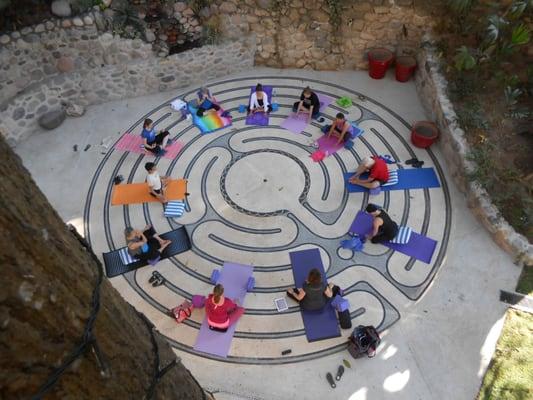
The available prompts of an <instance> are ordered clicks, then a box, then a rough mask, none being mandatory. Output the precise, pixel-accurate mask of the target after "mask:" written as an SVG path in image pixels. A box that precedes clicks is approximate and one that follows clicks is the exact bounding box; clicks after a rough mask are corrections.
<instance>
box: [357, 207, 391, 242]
mask: <svg viewBox="0 0 533 400" xmlns="http://www.w3.org/2000/svg"><path fill="white" fill-rule="evenodd" d="M365 211H366V212H367V213H369V214H370V215H372V217H373V219H374V220H373V223H372V232H370V233H369V234H368V235H367V236H366V238H367V239H370V241H371V242H372V243H383V242H388V241H390V240H392V239H394V238H395V237H396V235H397V234H398V224H397V223H396V222H394V221H393V220H392V219H391V217H389V214H387V213H386V212H385V210H383V209H382V208H379V207H378V206H376V205H374V204H369V205H367V206H366V209H365Z"/></svg>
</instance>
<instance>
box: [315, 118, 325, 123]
mask: <svg viewBox="0 0 533 400" xmlns="http://www.w3.org/2000/svg"><path fill="white" fill-rule="evenodd" d="M317 121H318V122H320V123H322V122H324V121H325V119H324V117H320V118H318V119H317Z"/></svg>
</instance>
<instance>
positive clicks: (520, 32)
mask: <svg viewBox="0 0 533 400" xmlns="http://www.w3.org/2000/svg"><path fill="white" fill-rule="evenodd" d="M527 43H529V29H528V28H527V27H526V26H525V25H524V24H520V25H518V26H516V27H515V28H514V29H513V32H512V33H511V45H512V46H522V45H524V44H527Z"/></svg>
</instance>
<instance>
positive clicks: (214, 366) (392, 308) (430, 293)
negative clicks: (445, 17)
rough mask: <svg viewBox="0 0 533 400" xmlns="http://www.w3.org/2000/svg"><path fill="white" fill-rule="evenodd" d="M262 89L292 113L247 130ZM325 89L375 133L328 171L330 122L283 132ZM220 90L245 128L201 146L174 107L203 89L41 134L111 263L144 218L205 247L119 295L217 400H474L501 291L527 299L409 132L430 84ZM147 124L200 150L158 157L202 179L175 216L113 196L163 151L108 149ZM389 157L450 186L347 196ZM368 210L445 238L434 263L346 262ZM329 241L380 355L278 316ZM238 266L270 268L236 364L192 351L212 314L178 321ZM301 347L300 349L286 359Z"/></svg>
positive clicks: (334, 75) (34, 149)
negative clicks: (318, 157)
mask: <svg viewBox="0 0 533 400" xmlns="http://www.w3.org/2000/svg"><path fill="white" fill-rule="evenodd" d="M258 81H259V82H262V83H263V84H271V85H273V86H274V88H275V89H274V101H275V102H277V103H279V104H280V109H279V111H277V112H275V113H273V114H272V115H271V117H270V126H268V127H260V128H257V127H249V126H246V125H245V124H244V118H243V115H242V114H238V112H237V111H236V109H237V108H238V106H239V104H244V103H245V102H246V99H247V97H248V93H249V87H250V86H252V85H255V84H256V83H257V82H258ZM308 84H309V85H310V86H312V87H313V88H314V89H315V90H317V91H319V92H322V93H325V94H328V95H330V96H333V97H335V98H338V97H340V96H349V97H351V98H353V99H354V100H355V105H354V106H353V107H350V108H348V109H346V110H343V111H345V112H347V114H348V118H349V119H350V120H357V121H358V123H359V124H360V126H362V127H363V128H364V129H365V134H364V135H363V137H362V139H360V140H358V141H357V142H356V145H355V147H354V149H353V150H352V151H348V150H344V149H343V150H341V151H339V152H338V153H336V154H335V155H333V156H330V157H328V158H327V159H326V160H324V162H323V163H319V164H317V163H314V162H312V160H311V158H310V157H309V155H310V154H311V152H312V151H314V149H313V148H312V146H311V145H310V144H311V143H312V142H313V141H314V140H316V139H317V138H318V137H320V131H319V124H313V125H312V126H310V127H308V128H307V129H306V130H305V131H304V133H303V134H299V135H298V134H294V133H291V132H288V131H285V130H283V129H282V128H280V127H279V124H280V123H281V122H282V121H283V119H284V118H285V117H286V116H287V115H288V114H289V112H290V105H291V104H292V103H293V102H294V101H296V99H297V97H298V96H299V94H300V91H301V88H302V87H304V86H306V85H308ZM210 87H211V88H212V90H213V92H214V93H215V95H216V97H217V98H218V99H219V100H220V101H221V102H222V105H223V107H224V108H225V109H229V110H231V111H232V114H233V116H234V123H233V125H232V126H231V127H229V128H226V129H223V130H220V131H217V132H214V133H211V134H208V135H200V132H199V130H198V128H196V127H194V126H192V125H191V123H190V121H189V120H184V121H180V116H179V114H177V113H175V112H173V111H172V110H171V109H170V108H169V107H168V103H169V101H170V100H171V99H172V98H175V97H177V96H184V95H185V97H186V98H187V99H191V98H192V96H193V95H191V93H194V91H195V88H189V89H188V90H183V91H179V92H175V93H161V94H157V95H154V96H145V97H142V98H136V99H130V100H127V101H121V102H111V103H107V104H104V105H100V106H93V107H90V108H89V109H88V111H87V113H86V114H85V116H83V117H81V118H78V119H68V120H67V121H66V122H65V123H64V124H63V125H62V126H61V127H59V128H58V129H56V130H55V131H46V132H45V131H38V132H35V134H34V135H33V136H32V137H31V138H29V139H28V140H27V141H25V142H24V143H21V144H20V145H19V146H18V147H17V148H16V151H17V152H18V154H19V155H20V156H21V157H22V159H23V161H24V163H25V165H26V167H27V168H28V169H29V170H30V172H31V173H32V175H33V178H34V179H35V181H36V182H37V184H38V185H39V186H40V187H41V189H42V190H43V192H44V193H45V195H46V196H47V197H48V198H49V200H50V202H51V203H52V205H53V206H54V207H55V208H56V210H57V211H58V213H59V214H60V215H61V217H62V218H63V219H64V220H65V221H66V222H70V223H73V224H74V225H75V226H77V227H78V229H79V230H80V232H82V233H83V234H84V235H86V237H87V238H88V239H89V240H90V242H91V244H92V246H93V248H94V250H95V252H96V253H97V254H101V253H102V252H106V251H109V250H110V249H114V248H119V247H121V246H123V245H124V239H123V237H122V231H123V229H124V227H125V226H126V225H129V224H131V225H134V226H136V227H142V226H144V224H145V223H146V222H150V223H152V224H153V225H154V226H155V227H156V229H157V230H158V231H160V232H163V231H167V230H170V229H172V228H173V227H176V226H179V225H181V224H183V225H186V226H187V228H188V229H189V230H190V232H191V236H192V241H193V250H192V251H189V252H186V253H183V254H180V255H178V256H176V257H174V258H173V259H172V260H165V261H163V262H160V263H159V264H158V265H157V266H156V267H155V269H157V270H158V271H159V272H160V273H161V274H162V275H164V276H165V278H166V279H167V281H168V283H167V284H166V285H164V286H161V287H159V288H153V287H151V286H150V285H148V283H147V280H148V278H149V276H150V274H151V271H152V269H151V268H149V267H147V268H142V269H139V270H137V271H135V272H132V273H128V274H126V275H124V276H120V277H116V278H112V279H111V283H112V284H113V285H114V286H115V287H116V288H117V290H118V291H119V292H120V293H121V295H122V296H123V297H124V298H125V299H126V300H127V301H129V302H130V303H131V304H133V305H134V306H135V307H136V308H137V309H138V310H139V311H141V312H143V313H145V314H146V315H147V316H148V317H149V318H150V319H151V320H152V321H153V322H154V324H155V325H156V326H157V328H158V329H159V330H160V331H161V332H162V333H163V334H164V335H165V336H166V337H167V338H168V339H169V340H170V343H171V344H172V346H173V347H174V349H175V351H176V353H177V354H178V355H179V356H180V357H181V358H182V359H183V361H184V363H185V365H186V366H187V367H188V368H190V369H191V371H192V372H193V374H194V375H195V376H196V377H197V378H198V380H199V381H200V382H201V383H202V384H203V385H205V387H207V388H209V389H210V390H212V391H214V392H216V393H218V394H217V398H221V399H238V398H246V399H251V398H253V399H269V400H270V399H272V400H275V399H289V398H295V399H319V398H324V397H328V398H335V399H350V400H359V399H395V400H396V399H409V400H412V399H424V400H425V399H457V400H462V399H465V400H466V399H473V398H474V397H475V395H476V392H477V390H478V387H479V385H480V382H481V379H482V376H483V374H484V371H485V369H486V367H487V365H488V362H489V361H490V358H491V356H492V353H493V351H494V347H495V343H496V340H497V337H498V335H499V332H500V330H501V326H502V324H503V316H504V312H505V310H506V308H507V307H506V305H504V304H502V303H500V302H499V291H500V289H503V290H514V285H515V282H516V279H517V277H518V275H519V272H520V271H519V269H518V268H517V267H515V266H514V265H513V264H512V260H511V259H510V258H509V257H508V256H507V255H506V254H505V253H504V252H502V251H501V250H500V249H499V248H497V247H496V245H495V244H494V243H493V242H492V241H491V239H490V237H489V236H488V234H487V233H486V232H485V230H484V229H483V228H482V227H481V226H480V225H479V224H478V223H477V221H476V220H475V219H474V217H473V216H472V215H471V213H470V212H469V210H468V209H467V207H466V204H465V200H464V198H463V196H462V195H461V194H460V193H458V192H457V190H456V188H455V187H454V185H453V183H452V181H451V179H449V177H448V175H447V168H446V165H445V163H444V162H443V161H442V158H441V157H440V154H439V151H438V149H436V148H433V149H431V150H430V151H426V150H422V149H417V148H414V147H412V146H411V145H410V142H409V125H410V124H411V123H412V122H414V121H417V120H421V119H425V116H424V114H423V111H422V108H421V105H420V102H419V101H418V99H417V95H416V91H415V87H414V85H413V84H411V83H399V82H396V81H394V80H393V78H392V77H391V76H390V75H389V76H387V77H386V78H385V79H383V80H379V81H376V80H372V79H370V78H368V76H367V75H366V73H364V72H312V71H292V70H283V71H282V70H273V69H262V68H258V69H255V70H253V71H248V72H247V73H243V74H240V75H235V76H231V77H227V78H225V79H222V80H218V81H216V82H211V83H210ZM359 94H362V95H364V96H366V100H364V101H362V100H360V99H359V97H358V95H359ZM339 111H341V109H340V108H339V107H337V106H335V105H332V106H330V107H328V108H327V109H325V110H324V113H325V115H326V118H327V119H329V118H332V117H333V116H334V115H335V114H336V113H337V112H339ZM147 116H149V117H150V118H152V119H154V120H155V121H157V127H158V128H160V127H166V128H170V132H171V135H172V136H173V137H174V138H175V139H176V140H178V141H180V142H181V143H182V144H183V145H184V148H183V150H182V151H181V152H180V154H179V155H178V157H177V158H176V159H174V160H166V159H160V160H158V161H157V162H158V168H159V169H160V170H161V171H162V172H164V173H167V174H169V175H171V176H172V177H186V178H187V179H188V180H189V188H188V191H189V192H190V193H191V196H190V197H189V198H188V212H187V213H186V214H185V215H184V216H183V217H181V218H179V219H176V220H167V219H166V218H164V216H163V215H162V207H161V205H160V204H156V203H150V204H148V205H144V206H143V205H132V206H129V207H121V206H111V205H110V202H109V200H110V194H111V190H112V179H113V177H114V176H116V175H117V174H122V175H124V176H125V177H126V179H127V180H129V181H131V182H139V181H143V180H144V176H145V174H144V172H143V164H144V163H145V162H146V160H147V159H150V160H152V159H153V157H147V156H146V157H145V156H142V155H141V156H140V155H137V154H129V153H123V152H120V151H117V150H113V149H112V148H111V147H107V148H106V147H104V146H102V145H101V143H102V142H104V144H110V143H113V142H114V141H116V140H117V139H118V138H119V137H120V136H121V135H122V134H123V133H124V132H126V131H131V132H132V133H140V123H141V122H142V120H143V119H144V118H145V117H147ZM88 144H90V145H91V147H90V148H89V149H88V150H87V151H84V148H85V147H86V145H88ZM74 145H77V146H78V151H77V152H74V151H73V146H74ZM373 153H377V154H392V155H393V156H394V157H397V158H398V159H400V160H406V159H408V158H411V157H413V156H416V157H418V158H419V159H420V160H423V161H424V162H425V164H424V166H427V167H433V168H434V169H435V171H436V172H437V174H438V176H439V180H440V182H441V187H440V188H434V189H429V190H428V189H426V190H410V191H405V192H404V191H396V192H387V193H382V194H380V195H378V196H373V197H371V198H370V199H369V198H368V196H367V195H364V194H361V193H356V194H348V193H347V192H345V190H344V186H343V184H342V173H343V172H344V171H346V170H348V171H349V170H353V169H354V168H355V166H356V164H357V161H358V160H359V159H360V158H361V157H364V156H366V155H369V154H373ZM369 200H370V201H371V202H373V203H376V204H380V205H383V206H384V207H385V208H387V209H388V210H389V213H390V214H391V215H392V216H393V217H394V218H395V219H396V220H398V221H401V223H402V224H405V225H409V226H411V227H412V228H413V229H415V230H416V231H418V232H422V233H424V234H425V235H427V236H429V237H431V238H433V239H435V240H437V242H438V244H437V248H436V250H435V254H434V255H433V258H432V260H431V263H430V264H426V263H423V262H421V261H416V260H411V259H409V257H407V256H405V255H403V254H400V253H397V252H391V251H387V249H386V248H384V247H381V246H379V245H372V244H368V245H366V247H365V251H364V252H363V253H357V254H355V255H354V254H352V253H351V252H346V251H343V250H339V242H340V240H341V239H342V238H343V237H344V234H345V233H346V231H347V230H348V227H349V226H350V224H351V222H352V220H353V217H354V215H355V213H356V212H357V210H359V209H360V208H361V207H362V206H363V205H364V204H366V202H368V201H369ZM313 247H318V248H319V249H320V251H321V255H322V260H323V262H324V265H325V268H326V269H327V271H328V276H329V277H330V279H331V280H332V281H334V282H335V283H337V284H339V285H340V286H342V287H344V288H347V289H348V290H347V295H346V296H347V298H348V299H349V300H350V303H351V310H352V312H353V314H352V317H353V318H352V323H353V324H354V326H356V325H358V324H374V325H375V326H377V327H378V328H379V329H380V330H381V331H382V336H383V341H382V344H381V346H380V348H379V351H378V354H377V356H376V357H375V358H374V359H371V360H370V359H362V360H353V359H351V358H350V356H349V354H348V353H347V351H345V350H344V349H343V344H344V343H345V341H346V338H347V336H348V335H349V333H350V332H349V331H344V332H342V337H340V338H334V339H328V340H324V341H319V342H313V343H308V342H307V340H306V339H305V335H304V332H303V324H302V319H301V316H300V313H299V311H298V309H297V307H296V305H295V304H294V303H290V306H291V308H290V309H289V311H288V312H287V313H284V314H278V313H277V312H276V311H275V308H274V304H273V300H274V299H275V298H277V297H280V296H283V292H284V291H285V289H286V288H288V287H289V286H292V284H293V278H292V273H291V270H290V260H289V256H288V252H289V251H293V250H295V249H302V248H313ZM223 261H233V262H239V263H245V264H251V265H253V266H254V275H255V278H256V280H257V287H256V289H255V290H254V291H253V292H252V293H249V294H248V296H247V298H246V301H245V306H246V308H247V313H246V314H245V315H244V316H243V318H242V319H241V320H240V321H239V324H238V326H237V332H236V335H235V338H234V340H233V343H232V347H231V348H230V352H229V356H228V358H227V359H225V360H220V359H216V358H214V357H210V356H209V355H205V354H201V353H198V352H196V351H195V350H194V349H193V346H194V343H195V340H196V336H197V333H198V327H199V324H201V322H202V321H203V318H204V313H203V310H197V311H195V313H194V314H193V316H192V317H191V319H190V320H189V321H187V323H186V324H182V325H177V324H176V323H175V322H174V321H173V320H171V319H170V318H168V317H167V316H166V315H165V314H164V312H165V311H166V310H167V309H168V308H170V307H172V306H175V305H177V304H179V303H180V302H181V301H182V300H183V297H187V296H188V295H189V294H195V293H207V292H208V291H209V290H210V289H211V285H210V284H209V282H208V278H209V275H210V273H211V270H212V269H213V268H215V267H218V266H220V264H221V263H222V262H223ZM289 348H290V349H291V350H292V353H291V354H290V355H289V356H282V355H281V351H283V350H285V349H289ZM343 359H348V360H349V361H350V363H351V365H352V368H351V369H347V370H346V372H345V374H344V376H343V378H342V380H341V381H340V382H339V383H338V386H337V388H336V389H331V388H330V387H329V385H328V384H327V382H326V380H325V375H326V373H327V372H331V373H335V371H336V370H337V367H338V365H340V364H341V363H342V361H343Z"/></svg>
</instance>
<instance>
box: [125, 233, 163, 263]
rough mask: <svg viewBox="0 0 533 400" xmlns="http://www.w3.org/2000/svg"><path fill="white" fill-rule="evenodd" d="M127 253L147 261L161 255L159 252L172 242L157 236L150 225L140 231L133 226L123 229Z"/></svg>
mask: <svg viewBox="0 0 533 400" xmlns="http://www.w3.org/2000/svg"><path fill="white" fill-rule="evenodd" d="M124 236H125V237H126V244H127V246H128V253H130V255H131V256H132V257H135V258H138V259H139V260H142V261H146V262H148V261H149V260H155V259H157V258H158V257H160V256H161V252H162V251H163V250H165V249H166V248H167V246H168V245H169V244H170V243H172V241H170V240H164V239H161V238H160V237H159V235H158V234H157V233H156V231H155V230H154V228H153V227H152V226H151V225H148V226H146V227H145V228H144V229H143V230H142V231H140V230H138V229H133V228H130V227H128V228H126V229H124Z"/></svg>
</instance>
